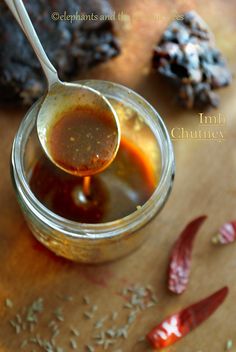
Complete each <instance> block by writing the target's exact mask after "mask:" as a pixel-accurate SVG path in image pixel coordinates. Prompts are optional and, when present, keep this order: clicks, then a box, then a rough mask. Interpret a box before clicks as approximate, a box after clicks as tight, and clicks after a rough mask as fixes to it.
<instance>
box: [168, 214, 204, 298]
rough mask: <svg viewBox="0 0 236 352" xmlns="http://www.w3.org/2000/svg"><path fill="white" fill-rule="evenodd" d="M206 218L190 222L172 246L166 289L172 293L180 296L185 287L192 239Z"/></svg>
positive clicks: (189, 264) (189, 266)
mask: <svg viewBox="0 0 236 352" xmlns="http://www.w3.org/2000/svg"><path fill="white" fill-rule="evenodd" d="M206 218H207V216H206V215H203V216H200V217H198V218H196V219H194V220H193V221H191V222H190V223H189V224H188V225H187V226H186V227H185V229H184V230H183V231H182V232H181V234H180V236H179V238H178V240H177V241H176V242H175V244H174V246H173V249H172V252H171V255H170V262H169V268H168V278H169V280H168V288H169V290H170V291H171V292H173V293H176V294H180V293H182V292H184V290H185V289H186V287H187V284H188V281H189V275H190V269H191V256H192V248H193V243H194V239H195V237H196V235H197V232H198V230H199V228H200V226H201V225H202V223H203V222H204V221H205V220H206Z"/></svg>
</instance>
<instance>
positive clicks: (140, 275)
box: [0, 0, 236, 352]
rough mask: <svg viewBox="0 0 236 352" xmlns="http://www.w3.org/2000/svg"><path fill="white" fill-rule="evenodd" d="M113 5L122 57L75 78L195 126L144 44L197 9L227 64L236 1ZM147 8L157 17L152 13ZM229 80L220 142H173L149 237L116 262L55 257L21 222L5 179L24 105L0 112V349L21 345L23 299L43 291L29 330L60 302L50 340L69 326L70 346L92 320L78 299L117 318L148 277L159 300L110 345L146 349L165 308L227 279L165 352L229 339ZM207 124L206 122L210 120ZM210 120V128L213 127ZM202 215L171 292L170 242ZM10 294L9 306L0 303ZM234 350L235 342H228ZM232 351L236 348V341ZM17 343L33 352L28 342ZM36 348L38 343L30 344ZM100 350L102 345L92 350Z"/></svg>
mask: <svg viewBox="0 0 236 352" xmlns="http://www.w3.org/2000/svg"><path fill="white" fill-rule="evenodd" d="M114 6H115V9H116V11H117V12H118V11H121V10H123V12H124V13H126V14H129V15H130V16H131V19H132V21H131V26H130V25H127V23H126V25H124V24H123V23H121V22H120V21H119V22H118V23H117V25H118V31H119V35H120V37H121V40H122V55H120V56H119V57H117V58H116V59H114V60H112V61H110V62H108V63H106V64H103V65H100V66H99V67H96V68H94V69H92V70H91V71H90V72H87V73H86V75H83V76H81V78H84V77H86V78H98V79H109V80H113V81H116V82H119V83H121V84H125V85H127V86H129V87H131V88H132V89H134V90H136V91H137V92H139V93H141V94H142V95H143V96H144V97H145V98H147V99H148V100H149V101H150V102H151V103H152V104H153V105H154V106H155V107H156V109H157V110H158V111H159V113H160V114H161V116H162V117H163V119H164V121H165V123H166V124H167V126H168V129H169V130H170V131H171V129H172V128H175V127H179V128H182V127H183V128H185V129H195V128H197V127H198V121H199V120H198V114H199V113H200V112H201V111H184V110H182V109H181V108H178V107H177V106H176V105H175V103H174V101H173V95H172V92H171V90H169V86H168V85H167V84H166V83H165V81H164V80H163V79H160V78H158V77H157V76H156V74H153V73H148V67H149V66H150V58H151V55H152V47H153V45H154V44H155V43H156V41H157V40H158V38H159V36H160V35H161V33H162V31H163V30H164V28H165V27H166V25H167V23H168V22H169V21H170V19H171V18H172V17H174V16H175V14H176V13H180V12H182V11H184V10H190V9H196V10H197V11H198V12H199V14H200V15H201V16H202V17H203V18H204V19H205V20H206V21H207V22H208V24H209V25H210V27H211V28H212V30H213V31H214V33H215V35H216V40H217V45H218V47H219V48H220V49H221V50H222V51H223V52H224V54H225V55H226V57H227V58H228V61H229V65H230V67H231V69H232V71H233V72H234V71H235V68H236V62H235V49H236V45H235V44H236V36H235V31H236V21H235V10H236V2H235V1H228V2H226V1H223V0H210V1H207V2H206V1H203V0H175V1H170V0H166V1H161V0H136V1H131V0H126V1H123V2H122V4H121V2H119V1H118V0H114ZM154 14H158V15H159V19H158V20H153V16H154ZM235 94H236V86H235V84H234V83H233V84H232V85H231V87H229V88H226V89H222V91H221V92H220V97H221V105H220V107H219V109H217V110H214V111H213V110H211V111H209V112H208V115H210V114H211V115H212V114H219V113H220V114H221V115H222V116H224V117H225V118H226V120H227V124H226V128H225V129H226V138H225V141H223V142H221V143H220V142H216V141H203V140H197V141H194V140H177V141H174V148H175V155H176V179H175V184H174V189H173V192H172V194H171V197H170V199H169V201H168V203H167V204H166V206H165V208H164V210H163V211H162V212H161V214H160V215H159V216H158V217H157V218H156V219H155V220H154V221H153V222H152V226H151V230H150V231H151V232H152V237H151V238H150V240H148V241H147V242H146V243H145V244H144V245H143V246H142V248H140V249H139V250H137V251H136V252H135V253H133V254H132V255H130V256H128V257H126V258H124V259H122V260H119V261H116V262H114V263H109V264H104V265H99V266H92V265H91V266H84V265H80V264H76V263H72V262H69V261H67V260H64V259H61V258H58V257H56V256H55V255H54V254H52V253H51V252H50V251H48V250H47V249H45V248H44V247H43V246H41V245H40V244H39V243H38V242H37V241H36V240H35V239H34V238H33V236H32V235H31V233H30V231H29V230H28V228H27V226H26V224H25V221H24V219H23V216H22V214H21V212H20V209H19V206H18V204H17V202H16V198H15V194H14V190H13V187H12V184H11V177H10V171H9V158H10V151H11V145H12V141H13V137H14V135H15V133H16V131H17V129H18V127H19V124H20V121H21V119H22V117H23V115H24V113H25V110H24V109H23V108H22V109H16V108H14V107H9V108H1V110H0V150H1V158H0V171H1V178H0V205H1V206H0V260H1V266H0V318H1V320H0V351H1V352H15V351H19V350H20V349H19V344H20V342H21V341H22V340H23V337H21V336H28V335H27V333H25V332H24V334H25V335H21V334H19V335H17V334H15V333H14V329H13V327H12V326H10V324H9V320H10V319H12V318H14V315H15V314H16V313H17V312H18V311H19V310H20V308H22V307H23V306H25V305H26V306H28V305H29V304H30V303H31V302H32V301H33V300H35V299H36V298H37V297H43V298H44V301H45V310H44V312H43V313H42V314H41V316H42V318H41V321H40V322H39V323H38V326H39V327H38V329H37V331H38V332H40V333H42V335H43V334H45V336H46V334H47V331H48V328H47V322H48V321H49V320H50V319H51V318H50V314H51V312H52V311H53V310H55V308H56V307H58V306H61V307H64V308H63V309H64V316H65V321H64V322H63V323H59V324H63V325H62V327H61V333H60V335H59V337H58V338H57V339H58V340H57V341H58V342H60V345H61V346H64V350H65V351H70V350H71V347H70V346H69V338H70V337H71V335H70V332H69V327H70V326H71V325H73V326H76V327H77V328H78V329H79V330H80V332H81V336H80V337H78V338H77V337H76V339H77V340H76V341H78V346H79V347H78V351H85V348H84V345H85V344H86V343H90V342H91V339H90V336H91V326H92V321H91V320H86V319H85V317H84V316H83V312H84V311H85V310H88V309H90V308H89V307H88V306H86V305H85V303H83V301H82V297H83V296H85V295H87V296H89V297H90V300H91V302H92V303H93V304H96V305H97V306H98V311H97V312H96V313H95V314H96V316H97V318H99V317H100V318H101V317H102V316H104V315H106V313H109V314H110V312H111V311H112V310H114V311H117V312H118V313H119V317H118V318H117V322H114V324H116V325H117V324H119V323H121V321H122V319H124V317H125V316H126V315H127V313H126V310H125V309H124V308H123V304H124V300H123V298H122V297H121V296H120V294H119V292H120V291H121V290H122V289H123V288H124V287H127V286H129V285H131V284H135V283H140V285H142V286H145V285H147V284H151V285H153V287H154V288H155V292H156V294H157V297H158V299H159V303H158V304H157V305H156V306H155V307H152V308H150V309H149V310H147V311H145V312H143V313H142V314H140V315H139V316H138V318H137V320H136V322H135V323H134V324H133V325H132V327H131V328H130V331H129V337H128V339H120V340H119V343H117V344H116V345H115V346H114V348H110V349H109V350H110V351H113V352H114V351H115V350H117V349H118V348H120V349H122V351H125V352H130V351H135V352H138V351H143V352H144V351H150V349H149V348H148V346H147V345H146V344H145V343H143V342H140V343H137V341H138V339H139V338H140V337H142V336H143V335H144V334H145V333H147V332H148V331H149V330H150V328H152V327H153V326H154V325H155V324H157V323H158V322H160V321H161V320H162V319H163V318H165V317H166V316H167V315H169V314H170V313H172V312H174V311H176V310H178V309H180V308H181V307H184V306H186V305H188V304H191V303H192V302H195V301H197V300H199V299H201V298H204V297H205V296H207V295H209V294H211V293H212V292H214V291H215V290H217V289H218V288H221V287H222V286H224V285H228V286H229V288H230V294H229V296H228V298H227V300H226V301H225V303H224V305H223V306H222V307H221V308H220V309H219V310H218V311H217V312H216V313H215V314H214V316H212V317H211V318H210V319H209V320H208V321H206V322H205V323H204V324H203V325H202V326H201V327H199V328H198V329H196V330H195V331H194V332H192V333H191V334H189V335H188V336H187V337H186V338H184V339H183V340H182V341H181V342H179V343H178V344H176V345H175V346H173V347H172V348H171V349H170V350H169V351H176V352H197V351H202V352H213V351H214V352H222V351H224V349H225V344H226V341H227V340H228V339H232V340H233V341H234V344H235V346H236V336H235V329H236V328H235V301H236V275H235V273H236V257H235V254H236V244H232V245H228V246H225V247H215V246H213V245H212V244H211V237H212V235H213V234H214V233H215V232H216V231H217V229H218V227H219V226H220V225H221V224H222V223H224V222H225V221H227V220H230V219H235V218H236V215H235V214H236V213H235V209H236V179H235V175H236V148H235V147H236V118H235V116H236V103H235ZM210 128H211V127H210ZM212 128H213V127H212ZM202 214H207V215H208V216H209V218H208V220H207V221H206V223H205V224H204V226H203V227H202V229H201V231H200V233H199V237H197V240H196V243H195V248H194V253H193V263H192V264H193V265H192V272H191V280H190V283H189V287H188V289H187V291H186V293H184V294H183V295H181V296H179V297H176V296H174V295H171V294H169V293H168V291H167V289H166V267H167V263H168V255H169V252H170V249H171V247H172V245H173V243H174V241H175V239H176V238H177V236H178V234H179V232H180V231H181V230H182V229H183V227H184V226H185V225H186V223H187V222H189V221H190V220H192V219H193V218H194V217H196V216H198V215H202ZM58 293H59V294H61V295H71V296H73V298H74V299H73V301H71V302H70V301H68V302H66V301H63V300H61V299H60V298H59V297H58V296H57V294H58ZM7 297H9V298H10V299H11V300H12V301H13V303H14V306H13V308H7V307H6V306H5V303H4V302H5V299H6V298H7ZM235 348H236V347H235ZM235 348H234V349H233V350H236V349H235ZM25 351H33V347H32V348H30V347H26V348H25ZM35 351H37V348H35ZM96 351H102V349H101V348H100V349H96Z"/></svg>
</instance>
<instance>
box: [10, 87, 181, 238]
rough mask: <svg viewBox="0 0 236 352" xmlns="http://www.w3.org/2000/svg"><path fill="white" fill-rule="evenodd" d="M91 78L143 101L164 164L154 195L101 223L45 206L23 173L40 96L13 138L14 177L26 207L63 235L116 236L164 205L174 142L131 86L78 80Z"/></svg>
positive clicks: (170, 183)
mask: <svg viewBox="0 0 236 352" xmlns="http://www.w3.org/2000/svg"><path fill="white" fill-rule="evenodd" d="M89 82H90V83H92V84H94V85H96V84H101V83H102V84H105V85H107V86H108V88H109V87H113V88H116V89H119V90H120V91H121V90H122V91H123V92H126V93H127V94H128V95H129V97H131V98H132V97H133V98H134V99H136V100H138V102H139V103H141V104H142V107H143V108H144V109H145V112H146V114H145V118H144V120H145V122H146V123H147V122H148V123H147V125H148V126H149V128H150V129H151V130H152V132H153V134H154V136H155V138H156V139H157V141H158V144H159V148H160V153H161V163H162V165H161V176H160V180H159V182H158V185H157V187H156V189H155V191H154V192H153V194H152V195H151V197H150V198H149V199H148V200H147V201H146V202H145V203H144V204H143V205H142V207H141V208H139V209H137V210H136V211H134V212H133V213H131V214H129V215H127V216H125V217H123V218H121V219H117V220H114V221H110V222H104V223H98V224H90V223H80V222H76V221H72V220H68V219H66V218H63V217H61V216H59V215H57V214H55V213H53V212H52V211H51V210H49V209H48V208H46V207H45V206H44V205H43V204H42V203H41V202H40V201H39V200H38V199H37V198H36V197H35V195H34V194H33V192H32V191H31V189H30V187H29V184H28V181H27V179H26V177H25V174H24V155H23V154H24V153H23V151H24V147H25V145H26V142H27V139H28V137H29V134H30V132H31V131H32V129H33V127H34V124H35V119H36V116H37V111H38V109H39V107H40V102H41V99H39V100H38V101H37V102H36V103H35V104H34V105H33V106H32V107H31V108H30V109H29V111H28V112H27V114H26V116H25V118H24V119H23V121H22V123H21V125H20V128H19V130H18V132H17V135H16V137H15V139H14V143H13V148H12V158H11V161H12V175H13V180H14V184H15V187H16V190H17V192H18V195H19V197H20V198H22V199H23V201H24V203H25V205H26V207H27V208H28V209H29V210H30V211H31V212H32V213H33V214H34V215H35V216H36V217H37V219H38V220H39V221H41V222H42V223H46V224H47V225H48V226H50V227H51V228H52V229H55V230H58V231H60V232H61V233H63V234H64V235H66V236H70V237H72V238H74V239H76V238H80V239H81V238H86V239H88V238H90V239H96V240H99V239H102V238H106V237H109V238H110V237H113V236H119V235H120V234H124V233H125V232H127V233H130V232H134V231H135V230H136V229H138V228H139V227H140V224H142V226H143V225H145V224H147V223H148V222H149V221H150V220H151V219H152V218H153V217H154V215H156V214H157V213H158V212H159V211H160V210H161V209H162V207H163V206H164V204H165V202H166V200H167V198H168V196H169V194H170V191H171V188H172V184H173V179H174V171H175V162H174V153H173V146H172V142H171V140H170V136H169V133H168V131H167V128H166V126H165V124H164V122H163V120H162V119H161V117H160V115H159V114H158V113H157V111H156V110H155V109H154V108H153V107H152V106H151V105H150V104H149V103H148V102H147V101H146V100H145V99H144V98H143V97H142V96H140V95H139V94H138V93H136V92H134V91H132V90H131V89H129V88H128V87H125V86H123V85H120V84H117V83H113V82H109V81H100V80H88V81H85V80H84V81H79V83H81V84H86V83H87V84H88V83H89ZM95 89H96V88H95ZM105 95H106V97H108V98H114V96H112V95H109V89H108V94H105ZM147 120H148V121H147Z"/></svg>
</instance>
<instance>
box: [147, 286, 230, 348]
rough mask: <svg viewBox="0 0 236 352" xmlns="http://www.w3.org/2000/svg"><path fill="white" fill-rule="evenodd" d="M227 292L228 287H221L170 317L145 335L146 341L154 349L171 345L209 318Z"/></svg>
mask: <svg viewBox="0 0 236 352" xmlns="http://www.w3.org/2000/svg"><path fill="white" fill-rule="evenodd" d="M228 291H229V290H228V287H223V288H222V289H220V290H219V291H217V292H215V293H213V294H212V295H211V296H209V297H207V298H204V299H203V300H201V301H199V302H197V303H194V304H193V305H191V306H189V307H187V308H185V309H183V310H182V311H180V312H178V313H176V314H173V315H171V316H170V317H168V318H167V319H165V320H164V321H163V322H162V323H161V324H158V325H157V326H156V327H155V328H154V329H152V330H151V332H149V333H148V334H147V336H146V338H147V340H148V341H149V342H150V343H151V345H152V346H153V347H154V348H156V349H159V348H163V347H168V346H171V345H173V344H174V343H175V342H177V341H179V340H180V339H181V338H183V337H184V336H185V335H187V334H188V333H189V332H190V331H192V330H193V329H194V328H196V327H197V326H198V325H200V324H201V323H202V322H203V321H205V320H206V319H207V318H209V316H211V315H212V314H213V313H214V311H215V310H216V309H217V308H218V307H219V306H220V305H221V304H222V303H223V301H224V300H225V298H226V296H227V294H228Z"/></svg>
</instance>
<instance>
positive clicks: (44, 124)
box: [37, 82, 120, 176]
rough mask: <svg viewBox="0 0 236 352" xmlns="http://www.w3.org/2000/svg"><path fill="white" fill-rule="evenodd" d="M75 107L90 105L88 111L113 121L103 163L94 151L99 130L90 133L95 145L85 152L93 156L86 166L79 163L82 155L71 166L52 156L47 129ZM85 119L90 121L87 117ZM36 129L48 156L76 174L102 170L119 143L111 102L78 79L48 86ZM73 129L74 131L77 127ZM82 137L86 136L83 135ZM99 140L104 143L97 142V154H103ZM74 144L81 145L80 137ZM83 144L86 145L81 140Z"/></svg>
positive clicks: (117, 123) (65, 169) (84, 174)
mask: <svg viewBox="0 0 236 352" xmlns="http://www.w3.org/2000/svg"><path fill="white" fill-rule="evenodd" d="M78 108H79V110H80V111H83V110H84V109H89V110H90V111H96V115H97V114H98V115H99V116H106V123H109V124H110V125H112V129H113V133H112V134H111V137H112V140H111V139H110V145H112V147H111V148H110V151H109V153H108V152H107V151H106V155H107V157H106V159H104V158H103V162H102V163H101V160H100V158H96V155H98V153H99V151H98V150H97V149H98V143H100V136H99V134H96V135H95V134H94V133H93V140H92V144H93V146H96V147H95V148H93V149H91V151H90V153H88V152H87V154H88V155H87V159H88V160H89V159H91V160H92V159H93V160H94V161H93V164H92V166H91V165H90V167H89V169H88V168H85V169H84V168H82V167H81V165H80V164H82V162H83V159H82V158H81V163H80V159H79V158H77V165H75V167H74V168H69V167H65V164H64V163H59V162H57V159H56V158H55V157H54V156H53V153H52V152H51V149H50V135H49V131H50V129H51V128H53V126H55V125H57V123H59V121H60V120H61V117H62V116H63V115H65V114H67V113H69V112H72V111H75V110H76V109H78ZM90 118H93V117H90ZM88 123H90V121H88ZM37 132H38V137H39V140H40V143H41V145H42V147H43V149H44V152H45V153H46V155H47V156H48V158H49V159H50V160H51V161H52V162H53V163H54V164H56V165H57V166H58V167H59V168H61V169H63V170H64V171H66V172H68V173H71V174H75V175H77V176H88V175H92V174H95V173H98V172H101V171H102V170H104V169H105V168H106V167H107V166H109V164H110V163H111V162H112V161H113V160H114V158H115V156H116V154H117V151H118V149H119V144H120V125H119V119H118V116H117V113H116V111H115V110H114V108H113V107H112V105H111V104H110V103H109V101H108V100H107V99H106V98H105V97H104V96H103V95H102V94H100V93H99V92H98V91H96V90H95V89H93V88H90V87H87V86H84V85H81V84H77V83H63V82H60V83H56V84H54V85H52V86H51V88H50V91H49V92H48V94H46V96H45V98H44V100H43V102H42V105H41V107H40V109H39V112H38V117H37ZM72 132H74V133H75V132H76V131H72ZM80 139H81V137H80ZM83 139H85V136H84V137H83ZM101 142H102V143H103V144H102V147H101V144H99V147H100V148H99V149H100V154H104V152H105V147H106V145H105V143H104V141H101ZM74 144H75V143H74ZM77 144H78V145H80V141H79V142H78V143H77ZM61 147H62V146H61ZM66 147H68V145H66V146H65V148H66ZM82 147H84V148H86V146H85V145H84V144H83V146H82ZM101 148H102V150H101ZM103 149H104V150H103ZM62 152H63V151H62ZM93 154H94V155H93ZM72 157H73V155H72ZM76 166H77V167H76ZM88 166H89V165H88Z"/></svg>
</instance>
